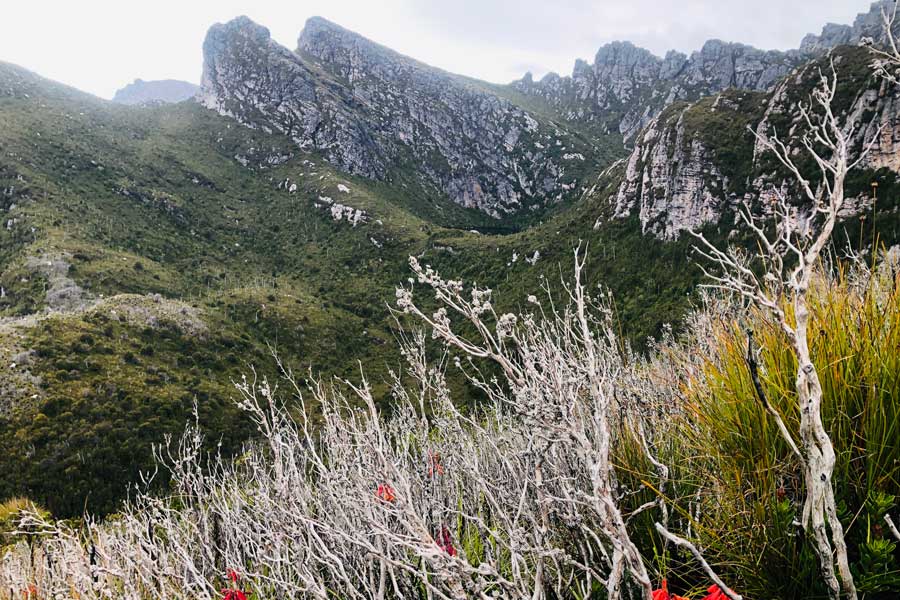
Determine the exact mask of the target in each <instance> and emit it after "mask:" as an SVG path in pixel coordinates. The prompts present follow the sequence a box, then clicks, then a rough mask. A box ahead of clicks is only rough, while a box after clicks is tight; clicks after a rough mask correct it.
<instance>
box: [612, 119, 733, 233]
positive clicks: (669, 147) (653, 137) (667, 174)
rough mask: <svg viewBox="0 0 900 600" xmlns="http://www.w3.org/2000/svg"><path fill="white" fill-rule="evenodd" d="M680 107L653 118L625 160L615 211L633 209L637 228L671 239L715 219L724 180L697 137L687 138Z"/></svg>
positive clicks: (621, 212) (622, 212) (622, 214)
mask: <svg viewBox="0 0 900 600" xmlns="http://www.w3.org/2000/svg"><path fill="white" fill-rule="evenodd" d="M685 112H687V111H686V110H682V111H680V112H678V113H677V114H673V115H667V116H666V118H665V119H663V118H660V117H658V118H657V119H654V121H653V122H652V123H651V125H650V126H649V127H647V129H646V130H645V131H644V133H643V135H642V136H641V139H640V140H639V141H638V143H637V144H636V145H635V148H634V151H633V152H632V154H631V156H630V157H629V159H628V163H627V166H626V169H625V178H624V179H623V181H622V184H621V185H620V187H619V191H618V194H617V195H616V197H615V215H616V216H617V217H619V218H623V217H627V216H628V215H630V214H631V213H632V212H634V211H635V210H637V212H638V216H639V218H640V222H641V231H642V233H645V234H653V235H654V236H656V237H658V238H661V239H665V240H671V239H674V238H676V237H678V235H679V233H681V232H682V231H684V230H694V229H697V228H699V227H702V226H703V225H705V224H707V223H710V222H713V221H715V220H717V219H718V217H719V215H720V214H721V211H722V205H723V204H724V203H725V201H726V199H725V194H724V193H723V192H724V191H725V190H726V189H727V188H728V178H727V177H725V176H724V175H722V173H721V172H720V171H719V169H718V167H717V166H716V164H715V160H714V158H715V157H714V156H713V154H712V152H711V151H710V150H709V149H708V148H707V147H706V145H705V144H704V143H703V142H702V141H701V140H700V139H699V138H698V137H691V138H690V139H687V136H686V134H685V125H684V115H685Z"/></svg>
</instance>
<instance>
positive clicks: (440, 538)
mask: <svg viewBox="0 0 900 600" xmlns="http://www.w3.org/2000/svg"><path fill="white" fill-rule="evenodd" d="M435 537H436V538H437V539H436V541H437V545H438V546H439V547H440V549H441V550H443V551H444V552H446V553H447V554H449V555H450V556H456V548H455V547H454V546H453V538H451V537H450V530H449V529H447V526H446V525H444V526H441V530H440V531H439V532H438V534H437V536H435ZM654 600H655V599H654Z"/></svg>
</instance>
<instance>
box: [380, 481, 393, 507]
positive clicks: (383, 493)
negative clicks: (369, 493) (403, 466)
mask: <svg viewBox="0 0 900 600" xmlns="http://www.w3.org/2000/svg"><path fill="white" fill-rule="evenodd" d="M375 496H376V497H377V498H378V499H379V500H382V501H384V502H391V503H393V502H394V501H395V500H397V494H396V493H394V488H392V487H391V486H389V485H388V484H386V483H382V484H379V486H378V490H376V492H375Z"/></svg>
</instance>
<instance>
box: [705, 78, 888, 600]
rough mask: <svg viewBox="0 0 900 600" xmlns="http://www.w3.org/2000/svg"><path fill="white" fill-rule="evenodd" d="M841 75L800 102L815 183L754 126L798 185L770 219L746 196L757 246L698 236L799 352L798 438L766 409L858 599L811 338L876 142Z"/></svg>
mask: <svg viewBox="0 0 900 600" xmlns="http://www.w3.org/2000/svg"><path fill="white" fill-rule="evenodd" d="M837 85H838V78H837V74H836V71H835V69H834V65H833V64H832V66H831V72H830V74H829V75H825V74H823V73H821V72H820V73H819V82H818V85H817V87H816V88H815V90H814V91H813V93H812V96H811V101H810V103H809V104H800V105H799V106H798V107H797V117H798V119H799V121H800V123H801V124H802V126H803V127H804V128H805V132H804V133H803V134H802V136H801V137H800V140H799V147H800V149H801V150H802V151H803V154H804V155H805V156H806V157H808V158H809V159H812V161H813V162H814V164H815V165H816V166H817V168H818V171H819V173H818V181H817V183H815V184H814V183H813V182H812V181H810V179H809V178H808V177H807V175H806V174H804V173H803V172H802V171H801V168H800V166H798V160H797V159H796V158H795V157H796V156H797V152H796V150H797V149H796V148H795V147H791V146H789V144H788V143H786V142H784V141H783V140H781V139H780V138H779V137H778V135H777V134H774V135H772V136H771V137H769V136H767V135H766V134H765V132H757V131H753V133H754V135H755V136H756V138H757V140H758V142H759V143H760V144H761V145H762V146H763V147H764V148H765V149H766V150H767V151H768V152H770V153H771V154H772V155H773V156H775V157H776V158H777V160H778V161H779V162H780V164H781V165H782V166H783V167H784V168H785V169H786V170H787V172H788V173H789V174H790V176H791V178H792V179H793V183H794V185H795V186H796V188H797V189H799V196H798V197H796V198H791V197H789V194H788V193H786V192H784V191H782V190H776V191H775V198H776V200H775V210H774V223H772V224H771V225H772V226H771V227H770V226H769V224H767V223H765V222H764V221H763V219H762V218H760V217H757V216H756V215H755V214H754V213H753V212H752V210H751V208H750V206H749V205H745V206H744V208H743V210H742V211H741V213H740V216H741V219H742V222H743V223H744V224H745V225H746V226H747V227H748V229H749V230H750V231H751V232H752V234H753V235H754V236H755V241H756V244H757V250H756V251H755V252H746V251H742V250H740V249H737V248H729V249H727V250H721V249H719V248H718V247H717V246H716V245H714V244H713V243H711V242H710V241H709V240H707V239H706V238H705V237H704V236H703V235H700V234H695V236H696V237H697V239H698V240H699V242H700V246H699V248H698V250H699V253H700V254H701V255H702V256H703V257H704V258H706V259H707V260H709V261H710V262H712V263H713V264H715V265H716V266H717V267H718V269H717V270H716V272H714V273H713V272H709V271H706V275H707V277H708V278H709V279H711V280H712V282H713V283H712V284H710V285H709V287H713V288H718V289H721V290H726V291H728V292H733V293H736V294H739V295H740V296H742V297H743V298H745V299H746V300H747V301H749V302H750V303H752V304H755V305H756V306H758V307H759V308H761V309H763V311H764V312H765V313H766V314H768V315H769V316H770V317H771V318H772V319H773V321H774V322H775V323H776V324H777V325H778V326H779V327H780V328H781V329H782V331H783V332H784V334H785V335H786V336H787V338H788V340H789V341H790V343H791V347H792V349H793V351H794V355H795V357H796V359H797V374H796V380H795V390H796V392H797V408H798V412H799V415H800V430H799V433H800V440H799V443H798V442H796V441H795V440H794V439H793V437H792V435H791V434H790V433H789V432H788V428H787V427H786V425H785V424H784V422H783V420H782V418H781V416H780V415H779V414H778V413H777V412H775V411H768V412H769V413H770V414H771V415H772V418H773V419H775V421H776V422H777V425H778V429H779V431H780V432H781V435H782V436H783V437H784V438H785V442H786V443H787V444H788V446H789V447H790V448H792V449H793V448H797V449H799V453H800V463H801V465H802V470H803V474H804V480H805V484H806V498H805V501H804V507H803V519H802V522H803V524H804V527H805V528H806V529H807V530H808V531H809V532H810V533H811V534H812V536H813V539H814V545H815V549H816V552H817V554H818V558H819V562H820V564H821V567H822V574H823V577H824V579H825V583H826V584H827V586H828V590H829V594H830V596H831V597H832V598H838V597H839V596H840V595H841V590H843V593H844V595H845V596H846V597H848V598H852V599H855V598H856V588H855V585H854V582H853V575H852V573H851V572H850V566H849V562H848V558H847V545H846V542H845V540H844V531H843V526H842V525H841V522H840V519H839V518H838V514H837V507H836V504H835V498H834V487H833V485H834V484H833V481H832V475H833V472H834V465H835V453H834V447H833V445H832V443H831V440H830V438H829V437H828V433H827V431H826V429H825V426H824V423H823V421H822V412H821V411H822V386H821V384H820V382H819V375H818V372H817V370H816V366H815V365H814V364H813V362H812V360H811V358H810V347H809V338H808V330H809V318H810V316H809V315H810V312H809V305H808V303H809V301H808V296H809V290H810V286H811V285H812V284H813V279H814V276H815V273H816V269H817V268H819V263H820V258H821V256H822V253H823V251H824V250H825V248H826V246H827V244H828V243H829V241H830V240H831V237H832V233H833V232H834V228H835V225H836V224H837V221H838V215H839V213H840V211H841V209H842V208H843V206H844V202H845V200H846V198H845V191H844V184H845V181H846V178H847V175H848V173H849V172H850V171H851V170H852V169H854V168H855V167H856V166H857V165H858V164H859V163H860V162H861V161H862V160H863V159H864V158H865V156H866V154H867V152H868V150H869V148H870V147H871V142H870V143H869V144H866V145H865V147H864V148H862V149H861V150H859V149H857V148H855V146H854V140H855V134H856V132H857V130H858V127H859V125H860V124H859V123H856V122H849V123H842V121H841V117H840V116H839V115H838V114H837V113H836V112H835V111H836V109H835V107H834V98H835V93H836V90H837ZM751 131H752V130H751ZM829 531H830V536H829ZM835 566H836V567H837V574H839V576H840V581H838V576H837V575H836V573H835Z"/></svg>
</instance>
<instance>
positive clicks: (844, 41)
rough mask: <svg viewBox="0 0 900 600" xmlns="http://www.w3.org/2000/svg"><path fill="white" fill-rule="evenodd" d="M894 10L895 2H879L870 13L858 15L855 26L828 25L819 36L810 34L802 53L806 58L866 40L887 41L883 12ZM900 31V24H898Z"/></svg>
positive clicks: (885, 0)
mask: <svg viewBox="0 0 900 600" xmlns="http://www.w3.org/2000/svg"><path fill="white" fill-rule="evenodd" d="M893 8H894V0H877V1H876V2H873V3H872V5H871V6H870V7H869V11H868V12H864V13H860V14H859V15H857V17H856V20H854V21H853V25H843V24H837V23H828V24H827V25H825V27H823V28H822V33H821V34H819V35H815V34H809V35H807V36H806V37H804V38H803V41H802V42H800V52H801V53H802V54H803V55H805V56H816V55H819V54H822V53H823V52H826V51H828V50H830V49H831V48H836V47H838V46H846V45H856V44H859V43H860V42H861V41H862V40H863V39H864V38H871V39H873V40H876V41H883V40H885V36H884V21H883V20H882V16H881V15H882V11H890V10H893ZM898 29H900V24H898Z"/></svg>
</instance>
